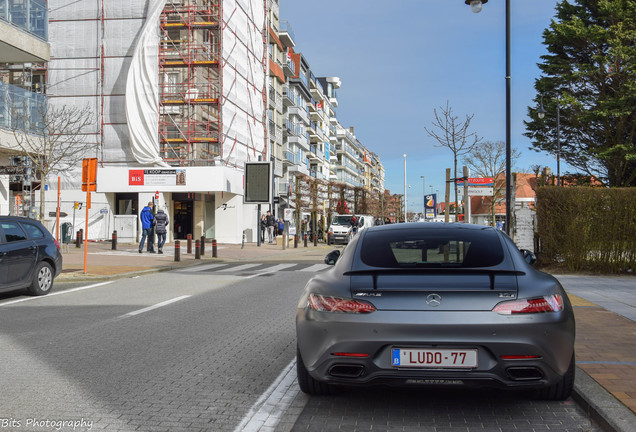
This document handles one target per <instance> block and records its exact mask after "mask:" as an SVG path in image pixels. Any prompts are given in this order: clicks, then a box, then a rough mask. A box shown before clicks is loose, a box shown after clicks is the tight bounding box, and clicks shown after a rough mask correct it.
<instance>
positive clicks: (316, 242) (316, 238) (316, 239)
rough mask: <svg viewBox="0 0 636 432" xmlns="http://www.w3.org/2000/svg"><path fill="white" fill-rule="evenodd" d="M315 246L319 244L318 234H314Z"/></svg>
mask: <svg viewBox="0 0 636 432" xmlns="http://www.w3.org/2000/svg"><path fill="white" fill-rule="evenodd" d="M314 246H318V235H317V234H314Z"/></svg>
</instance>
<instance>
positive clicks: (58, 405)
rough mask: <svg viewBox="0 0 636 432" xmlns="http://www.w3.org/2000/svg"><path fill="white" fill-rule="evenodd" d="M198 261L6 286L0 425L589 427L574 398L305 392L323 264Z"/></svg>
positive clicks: (1, 316) (0, 324) (1, 306)
mask: <svg viewBox="0 0 636 432" xmlns="http://www.w3.org/2000/svg"><path fill="white" fill-rule="evenodd" d="M239 266H241V267H239ZM204 267H205V266H202V267H201V268H198V269H197V270H198V271H194V270H192V269H186V270H184V271H179V272H164V273H157V274H152V275H146V276H142V277H136V278H129V279H119V280H116V281H113V282H110V283H106V284H103V285H90V284H82V285H80V286H78V284H74V285H68V284H63V283H58V284H57V286H56V288H55V291H54V292H53V293H51V295H49V296H45V297H40V298H32V297H25V296H20V295H15V296H6V295H5V296H3V297H2V298H1V299H0V346H1V347H2V349H1V350H0V389H1V391H0V430H15V431H48V430H50V431H52V430H63V431H67V430H77V431H85V430H108V431H134V430H139V431H171V432H172V431H197V430H198V431H235V430H236V431H239V430H250V431H258V430H260V431H290V430H293V431H305V430H310V431H334V430H343V431H363V430H373V431H376V430H380V431H409V430H414V431H415V430H417V431H507V430H515V431H534V430H536V431H545V430H559V431H594V430H599V429H598V428H597V427H596V425H595V424H593V423H591V422H590V420H589V419H588V417H587V416H586V414H585V413H584V412H583V411H582V410H581V409H580V408H579V407H578V406H577V405H576V404H575V403H574V402H573V401H571V400H568V401H564V402H544V401H537V400H532V399H531V398H528V397H524V396H521V395H508V394H505V395H502V394H499V393H494V392H466V391H461V390H457V391H439V390H430V389H429V390H424V389H422V390H420V389H409V390H399V389H398V390H396V389H390V390H386V389H375V390H348V391H344V392H342V393H340V394H338V395H335V396H331V397H311V398H310V397H308V396H306V395H304V394H302V393H300V392H299V390H298V388H297V385H296V383H295V382H294V379H295V359H294V357H295V347H296V342H295V332H294V316H295V308H296V304H297V301H298V298H299V295H300V292H301V290H302V288H303V287H304V285H305V283H306V281H307V280H308V279H309V278H310V277H311V276H312V275H313V274H314V272H315V271H320V270H321V269H322V267H321V266H320V265H314V264H312V263H299V264H295V263H289V262H288V263H280V264H278V263H271V262H270V263H267V264H262V265H261V264H258V263H249V264H248V263H244V262H243V263H236V264H231V265H226V266H224V267H219V266H208V267H207V268H204Z"/></svg>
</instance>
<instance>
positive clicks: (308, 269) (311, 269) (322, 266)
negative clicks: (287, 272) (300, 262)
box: [300, 264, 331, 272]
mask: <svg viewBox="0 0 636 432" xmlns="http://www.w3.org/2000/svg"><path fill="white" fill-rule="evenodd" d="M327 267H331V266H330V265H329V264H314V265H312V266H309V267H305V268H304V269H300V271H304V272H318V271H320V270H323V269H326V268H327Z"/></svg>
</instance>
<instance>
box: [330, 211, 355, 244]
mask: <svg viewBox="0 0 636 432" xmlns="http://www.w3.org/2000/svg"><path fill="white" fill-rule="evenodd" d="M352 216H353V215H350V214H347V215H339V214H336V215H333V216H332V217H331V225H329V231H328V232H329V234H330V236H331V241H332V242H334V243H337V242H343V243H348V242H349V229H350V228H351V217H352Z"/></svg>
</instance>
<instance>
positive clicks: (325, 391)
mask: <svg viewBox="0 0 636 432" xmlns="http://www.w3.org/2000/svg"><path fill="white" fill-rule="evenodd" d="M296 374H297V376H298V385H299V387H300V389H301V390H302V391H303V392H304V393H307V394H310V395H313V396H325V395H330V394H333V393H334V392H333V389H332V388H331V386H330V385H329V384H327V383H324V382H322V381H318V380H316V379H314V378H312V377H311V375H309V372H308V371H307V368H306V367H305V363H303V359H302V357H301V356H300V351H299V350H296Z"/></svg>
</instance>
